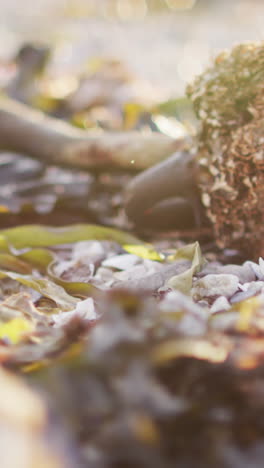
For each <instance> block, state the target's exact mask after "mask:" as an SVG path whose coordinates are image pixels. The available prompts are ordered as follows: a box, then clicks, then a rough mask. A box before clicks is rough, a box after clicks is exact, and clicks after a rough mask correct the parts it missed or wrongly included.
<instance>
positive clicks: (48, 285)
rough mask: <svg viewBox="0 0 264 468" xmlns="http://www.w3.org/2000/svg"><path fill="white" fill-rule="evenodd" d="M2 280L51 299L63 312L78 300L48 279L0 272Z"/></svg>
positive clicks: (70, 308)
mask: <svg viewBox="0 0 264 468" xmlns="http://www.w3.org/2000/svg"><path fill="white" fill-rule="evenodd" d="M2 278H10V279H12V280H14V281H17V282H18V283H20V284H23V285H24V286H27V287H28V288H32V289H34V290H35V291H38V292H39V293H40V294H42V295H43V296H45V297H48V298H49V299H52V300H53V301H54V302H55V303H56V304H57V305H58V306H59V307H60V308H61V310H63V311H67V310H72V309H74V308H75V307H76V304H77V302H78V299H77V298H75V297H72V296H70V295H69V294H68V293H67V292H66V291H65V290H64V288H62V287H61V286H59V285H57V284H55V283H54V282H53V281H51V280H48V279H44V278H41V279H35V278H34V277H33V276H32V275H20V274H18V273H14V272H11V271H3V270H0V279H2Z"/></svg>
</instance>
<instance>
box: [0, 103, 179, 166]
mask: <svg viewBox="0 0 264 468" xmlns="http://www.w3.org/2000/svg"><path fill="white" fill-rule="evenodd" d="M183 144H184V141H183V140H182V139H177V140H174V139H172V138H170V137H167V136H165V135H162V134H158V133H149V134H142V133H140V132H122V133H110V132H105V133H98V134H97V133H94V132H92V131H91V132H89V131H84V130H78V129H76V128H74V127H72V126H71V125H70V124H68V123H66V122H61V121H60V120H58V119H55V118H51V117H47V116H45V115H44V114H43V113H41V112H38V111H35V110H32V109H30V108H28V107H27V106H25V105H23V104H19V103H17V102H15V101H13V100H11V99H9V98H6V97H1V98H0V149H2V150H8V151H13V152H16V153H23V154H25V155H28V156H31V157H33V158H36V159H39V160H40V161H42V162H44V163H46V164H55V165H59V166H68V167H74V168H81V169H88V170H97V171H100V170H105V169H106V168H116V169H126V170H141V169H145V168H147V167H150V166H153V165H154V164H156V163H157V162H160V161H161V160H163V159H165V158H167V157H168V156H169V155H171V154H172V153H173V152H175V151H176V150H178V149H179V148H181V147H182V146H183Z"/></svg>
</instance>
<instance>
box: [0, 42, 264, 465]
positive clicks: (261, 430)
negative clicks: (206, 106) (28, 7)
mask: <svg viewBox="0 0 264 468" xmlns="http://www.w3.org/2000/svg"><path fill="white" fill-rule="evenodd" d="M32 50H33V52H34V48H33V49H30V47H29V48H26V49H22V53H21V51H20V53H19V54H18V55H17V57H16V59H15V60H14V61H13V62H12V63H11V62H10V63H5V64H3V66H2V75H1V77H2V90H3V92H4V93H6V94H8V95H9V96H11V97H13V98H16V99H18V100H20V101H23V102H25V103H27V104H29V105H32V106H34V107H37V108H41V109H44V110H45V111H46V112H48V113H50V114H52V115H56V116H59V117H61V118H63V119H65V120H66V119H67V120H70V121H71V122H72V123H73V124H75V125H78V126H81V127H85V128H91V129H97V130H98V131H103V130H105V129H118V130H124V129H126V130H127V129H133V130H134V129H141V130H142V129H144V130H147V131H156V132H161V133H162V132H165V133H166V132H167V133H168V132H169V133H172V134H173V136H175V135H176V134H178V133H180V132H185V133H186V132H188V131H190V128H192V129H193V127H195V120H194V118H193V114H192V112H191V110H190V108H189V106H188V103H186V101H185V100H184V99H182V100H181V99H180V100H171V101H169V102H168V101H167V102H161V101H160V100H159V99H160V98H159V96H158V94H155V93H154V92H151V93H150V94H151V101H150V100H148V102H146V95H147V94H146V92H145V89H146V88H144V93H141V92H138V91H141V90H142V88H141V86H142V83H139V82H138V81H137V80H136V78H134V77H132V76H131V75H130V74H129V72H128V71H127V70H126V69H124V67H123V64H121V63H119V62H115V61H105V62H100V63H93V64H92V63H91V68H90V69H89V71H88V72H87V71H86V74H85V75H84V76H81V77H78V80H77V85H76V87H75V89H74V90H72V88H71V87H69V88H67V86H66V85H68V84H69V81H67V79H68V78H67V77H62V78H60V79H57V78H56V79H55V78H54V77H53V78H51V77H49V76H47V75H45V74H44V75H43V74H42V75H41V74H40V73H39V72H40V68H41V67H42V66H44V65H45V64H44V62H45V60H44V62H43V61H42V59H43V58H45V57H46V54H45V50H44V49H43V50H42V51H41V50H37V57H38V58H39V57H40V62H38V61H37V63H36V62H34V61H33V68H32V67H31V65H32V62H30V63H26V70H27V71H29V72H30V73H29V75H28V76H29V80H26V81H23V80H20V78H21V76H22V77H24V75H23V74H22V75H21V66H22V69H23V70H24V68H23V67H24V65H25V62H24V59H25V57H32V55H29V56H28V55H27V52H28V51H29V52H30V53H31V52H32ZM25 51H26V55H25ZM39 52H40V54H39ZM34 53H35V52H34ZM33 56H34V55H33ZM35 65H36V68H35ZM39 65H41V67H40V68H39ZM66 78H67V79H66ZM63 84H64V85H65V88H66V89H67V92H66V94H64V95H63V97H61V96H59V95H58V93H57V94H56V90H58V89H61V87H63V86H62V85H63ZM58 85H59V86H58ZM56 86H57V87H56ZM135 89H136V90H137V93H134V90H135ZM102 90H103V91H104V93H102ZM142 95H144V99H143V97H142ZM80 97H81V99H80ZM153 97H154V98H155V99H154V100H153ZM99 98H100V100H99ZM0 164H1V173H0V179H1V187H0V197H1V205H0V211H1V213H0V221H1V230H0V302H1V304H0V362H1V372H0V415H1V424H0V447H1V448H2V450H1V466H2V467H3V468H29V467H32V468H42V467H43V466H49V467H51V468H60V467H63V468H68V467H69V468H73V467H80V468H81V467H89V468H134V467H139V468H141V467H142V468H143V467H144V468H148V467H149V468H150V467H151V468H161V467H162V468H172V467H175V466H179V467H181V468H193V467H198V468H200V467H201V468H204V467H208V468H210V467H212V466H214V467H219V468H222V467H224V468H225V467H226V468H230V467H232V468H236V467H238V468H241V467H242V468H243V467H246V466H252V467H261V466H262V464H263V453H264V445H263V440H264V426H263V412H264V381H263V379H264V370H263V344H264V341H263V331H264V260H263V259H262V258H260V259H259V261H258V262H253V261H251V260H249V259H245V258H243V255H242V254H241V253H239V252H236V251H231V250H228V249H226V250H224V251H219V250H218V249H217V248H216V247H215V245H214V244H213V243H210V242H209V241H210V238H209V236H208V233H207V232H205V234H204V233H203V231H201V230H200V231H199V232H198V231H197V230H191V231H189V232H184V233H181V234H179V233H174V234H173V233H170V235H168V234H167V233H163V234H153V230H147V229H146V226H145V227H144V229H143V228H142V229H141V231H140V230H139V231H140V232H136V235H135V233H134V229H133V226H132V225H131V223H130V222H129V221H128V219H127V218H126V217H125V215H124V212H123V208H122V187H123V186H124V185H125V184H126V183H127V182H128V181H129V180H130V179H131V177H132V175H131V174H129V173H126V172H125V171H123V172H122V173H118V174H115V173H107V172H106V173H103V174H100V175H98V174H90V173H89V174H88V173H84V172H80V171H70V170H65V169H59V168H55V167H44V166H43V165H42V164H41V163H39V162H35V161H32V160H30V159H22V158H21V157H20V156H17V155H13V154H9V153H8V154H7V153H2V154H1V163H0ZM87 222H89V223H93V224H87ZM33 223H34V224H33ZM45 225H52V226H53V227H47V226H45ZM54 226H59V227H54ZM120 228H122V229H120ZM150 231H151V232H150ZM138 236H139V237H138ZM141 236H142V239H144V240H141ZM197 238H199V240H200V241H201V246H202V252H203V253H202V252H201V247H200V245H199V243H198V242H197V241H196V240H197ZM149 241H152V243H149ZM7 447H8V450H7ZM14 447H15V449H14Z"/></svg>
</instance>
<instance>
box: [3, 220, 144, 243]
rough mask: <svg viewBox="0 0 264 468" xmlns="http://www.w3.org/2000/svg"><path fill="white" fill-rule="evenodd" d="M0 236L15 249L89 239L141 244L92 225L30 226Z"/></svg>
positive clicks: (126, 236) (7, 231) (125, 236)
mask: <svg viewBox="0 0 264 468" xmlns="http://www.w3.org/2000/svg"><path fill="white" fill-rule="evenodd" d="M0 236H1V237H0V240H1V238H2V241H3V239H6V240H7V242H8V243H9V244H11V245H12V246H14V247H15V248H16V249H24V248H26V247H30V248H33V247H50V246H53V245H59V244H70V243H73V242H79V241H84V240H89V239H95V240H111V241H115V242H117V243H119V244H121V245H124V244H141V241H140V240H139V239H137V238H136V237H134V236H132V235H131V234H128V233H127V232H122V231H119V230H118V229H113V228H108V227H104V226H96V225H93V224H75V225H73V226H65V227H59V228H54V227H49V226H40V225H35V224H31V225H26V226H19V227H15V228H10V229H2V230H0Z"/></svg>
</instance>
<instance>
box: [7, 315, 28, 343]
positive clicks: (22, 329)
mask: <svg viewBox="0 0 264 468" xmlns="http://www.w3.org/2000/svg"><path fill="white" fill-rule="evenodd" d="M32 330H33V325H32V323H30V322H29V321H28V320H26V319H24V318H20V317H17V318H14V319H13V320H10V321H9V322H6V323H2V324H1V325H0V338H8V339H9V340H10V341H11V342H12V343H13V344H16V343H18V342H19V341H20V340H21V338H22V337H23V335H24V334H25V333H27V332H30V331H32Z"/></svg>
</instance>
